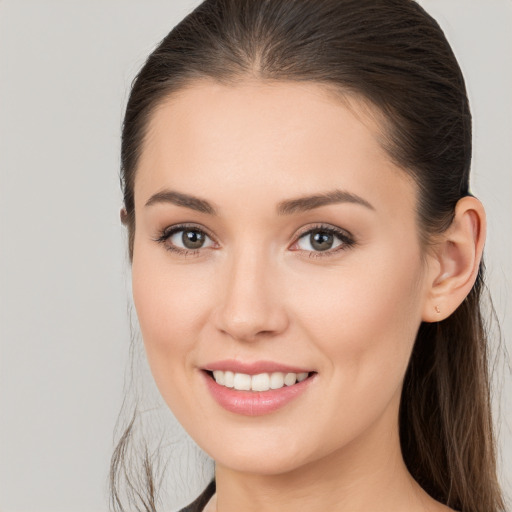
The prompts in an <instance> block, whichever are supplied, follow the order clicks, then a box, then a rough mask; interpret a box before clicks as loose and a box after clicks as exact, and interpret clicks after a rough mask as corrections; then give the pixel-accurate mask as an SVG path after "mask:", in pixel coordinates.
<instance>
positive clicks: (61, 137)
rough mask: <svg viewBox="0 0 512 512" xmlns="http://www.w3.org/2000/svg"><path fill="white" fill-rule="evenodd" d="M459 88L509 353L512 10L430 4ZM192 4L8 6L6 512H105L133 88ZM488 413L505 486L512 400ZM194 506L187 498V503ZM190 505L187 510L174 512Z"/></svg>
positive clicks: (122, 349)
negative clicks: (123, 154)
mask: <svg viewBox="0 0 512 512" xmlns="http://www.w3.org/2000/svg"><path fill="white" fill-rule="evenodd" d="M421 3H422V4H423V5H424V6H425V8H426V9H427V10H428V11H429V12H430V13H431V14H433V15H434V17H435V18H436V19H437V20H438V21H439V23H440V24H441V26H442V27H443V28H444V30H445V31H446V34H447V37H448V39H449V41H450V42H451V44H452V45H453V48H454V51H455V53H456V55H457V57H458V59H459V61H460V64H461V66H462V69H463V71H464V73H465V77H466V81H467V86H468V90H469V95H470V100H471V104H472V110H473V116H474V145H475V150H474V159H473V178H472V191H473V193H475V194H476V195H477V196H478V197H480V199H481V200H482V201H483V203H484V205H485V206H486V208H487V213H488V218H489V233H488V242H487V246H486V258H487V266H488V269H489V279H490V280H489V282H490V288H491V291H492V293H493V296H494V300H495V306H496V310H497V313H498V317H499V319H500V321H501V324H502V330H503V337H504V339H505V342H506V343H507V344H508V347H509V351H510V350H512V346H511V344H510V343H511V341H510V340H511V337H512V314H511V312H512V306H511V300H512V295H511V292H512V285H511V282H512V200H511V196H512V194H511V193H512V170H511V164H512V155H511V147H512V99H511V97H512V95H511V91H512V60H511V55H512V2H511V1H510V0H428V1H427V0H424V1H422V2H421ZM197 4H198V2H197V1H192V0H166V1H162V0H137V1H135V0H61V1H50V0H34V1H29V0H0V244H1V245H0V297H1V299H0V300H1V303H0V511H2V512H104V511H106V510H107V507H108V505H107V474H108V465H109V459H110V455H111V452H112V447H113V445H112V442H113V430H114V425H115V421H116V418H117V414H118V412H119V408H120V406H121V401H122V397H123V379H124V373H125V367H126V364H127V360H128V346H129V339H130V333H129V320H128V314H127V305H128V304H129V286H128V284H127V283H128V281H129V266H128V264H127V257H126V249H125V243H126V239H125V235H124V232H123V229H122V227H121V226H120V223H119V208H120V206H121V194H120V190H119V181H118V169H119V156H118V155H119V136H120V125H121V121H122V115H123V108H124V105H125V102H126V99H127V95H128V91H129V85H130V82H131V80H132V78H133V77H134V75H135V73H136V72H137V70H138V69H139V67H140V65H141V64H142V62H143V60H144V58H145V57H146V56H147V55H148V53H149V52H150V51H151V50H152V48H154V45H155V44H156V43H157V42H158V41H159V40H160V39H161V38H162V37H163V36H164V35H165V34H166V33H167V32H168V31H169V30H170V29H171V28H172V27H173V26H174V25H175V24H176V23H177V22H178V21H179V20H180V19H181V18H182V17H183V16H184V15H185V14H186V13H187V12H189V11H190V10H191V9H192V7H194V6H195V5H197ZM505 363H507V364H508V363H509V361H503V360H502V362H501V365H499V367H498V368H499V376H500V377H501V382H502V387H503V388H504V392H503V394H502V396H501V400H500V399H496V400H495V409H496V410H497V411H498V410H501V415H500V416H497V424H498V427H499V429H500V432H501V434H500V450H501V456H500V457H501V458H500V468H501V470H500V471H501V479H502V483H503V486H504V488H505V489H506V491H507V493H508V495H511V494H512V493H511V489H512V487H511V481H512V434H511V425H512V404H511V401H512V400H511V399H512V392H511V389H510V388H511V380H510V376H509V374H507V372H506V371H505V370H504V365H505ZM196 491H197V489H196V488H193V486H192V488H191V489H190V491H189V492H190V496H189V497H190V498H192V495H193V494H194V493H195V492H196ZM187 499H188V497H186V496H185V497H182V498H181V500H182V501H180V503H176V506H178V505H179V504H182V502H183V501H186V500H187Z"/></svg>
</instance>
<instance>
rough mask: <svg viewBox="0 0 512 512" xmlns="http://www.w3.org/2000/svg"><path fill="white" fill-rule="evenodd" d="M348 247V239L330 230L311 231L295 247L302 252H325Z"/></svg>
mask: <svg viewBox="0 0 512 512" xmlns="http://www.w3.org/2000/svg"><path fill="white" fill-rule="evenodd" d="M344 244H345V245H350V241H349V240H348V237H347V236H345V235H343V234H341V233H337V232H336V231H334V230H331V229H325V228H318V229H312V230H310V231H308V232H307V233H305V234H304V235H302V236H301V237H300V238H299V239H298V240H297V243H296V245H297V247H298V249H300V250H302V251H313V252H325V251H329V250H332V249H336V248H338V247H340V246H341V245H344Z"/></svg>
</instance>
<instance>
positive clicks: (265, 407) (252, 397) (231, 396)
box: [202, 371, 316, 416]
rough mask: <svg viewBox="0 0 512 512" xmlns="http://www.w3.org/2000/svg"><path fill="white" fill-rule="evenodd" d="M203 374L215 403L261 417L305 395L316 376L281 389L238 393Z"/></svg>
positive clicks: (247, 414)
mask: <svg viewBox="0 0 512 512" xmlns="http://www.w3.org/2000/svg"><path fill="white" fill-rule="evenodd" d="M202 373H203V376H204V378H205V380H206V386H207V387H208V390H209V391H210V393H211V394H212V396H213V398H214V399H215V401H216V402H217V403H218V404H219V405H220V406H221V407H223V408H224V409H226V410H227V411H230V412H234V413H236V414H242V415H244V416H261V415H263V414H269V413H271V412H274V411H277V410H278V409H280V408H281V407H284V406H285V405H286V404H288V403H290V402H291V401H292V400H294V399H295V398H297V397H298V396H299V395H301V394H302V393H304V392H305V391H306V389H307V388H308V387H309V386H310V384H311V383H312V381H313V380H314V379H315V376H316V374H313V375H310V376H309V377H308V378H307V379H305V380H303V381H302V382H297V383H296V384H294V385H293V386H284V387H282V388H280V389H269V390H268V391H237V390H235V389H232V388H227V387H226V386H221V385H220V384H217V383H216V382H215V380H214V379H213V378H212V377H211V375H210V374H209V373H207V372H205V371H202Z"/></svg>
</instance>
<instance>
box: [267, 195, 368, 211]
mask: <svg viewBox="0 0 512 512" xmlns="http://www.w3.org/2000/svg"><path fill="white" fill-rule="evenodd" d="M336 203H353V204H360V205H361V206H364V207H366V208H368V209H370V210H375V208H374V207H373V206H372V205H371V204H370V203H369V202H368V201H366V200H365V199H363V198H362V197H359V196H358V195H356V194H352V193H351V192H347V191H345V190H333V191H331V192H325V193H323V194H315V195H312V196H304V197H299V198H297V199H290V200H287V201H282V202H280V203H279V205H278V206H277V213H278V214H279V215H290V214H292V213H298V212H306V211H309V210H313V209H315V208H320V207H321V206H326V205H329V204H336Z"/></svg>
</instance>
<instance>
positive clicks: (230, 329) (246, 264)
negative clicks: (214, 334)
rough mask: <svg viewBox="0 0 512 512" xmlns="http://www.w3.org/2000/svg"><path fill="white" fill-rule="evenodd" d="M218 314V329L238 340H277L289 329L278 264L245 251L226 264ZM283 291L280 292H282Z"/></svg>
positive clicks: (217, 309)
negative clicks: (277, 337)
mask: <svg viewBox="0 0 512 512" xmlns="http://www.w3.org/2000/svg"><path fill="white" fill-rule="evenodd" d="M225 270H226V271H225V273H223V275H224V276H227V278H226V279H222V284H221V289H222V292H221V293H220V296H219V302H218V305H217V308H216V312H215V323H216V327H217V329H218V330H220V331H221V332H223V333H224V334H227V335H228V336H230V337H232V338H233V339H236V340H238V341H256V340H259V339H262V338H269V337H275V336H277V335H278V334H281V333H282V332H284V331H285V330H286V328H287V327H288V323H289V319H288V315H287V312H286V308H285V305H284V301H283V296H284V294H283V290H282V288H281V287H280V283H281V280H280V279H279V272H278V270H277V268H276V264H275V262H272V261H269V258H268V257H267V258H265V255H262V254H261V253H259V254H258V253H255V252H251V251H246V252H245V253H244V254H240V253H239V254H237V255H233V257H232V258H231V259H230V260H229V262H228V261H227V262H226V269H225ZM280 288H281V289H280Z"/></svg>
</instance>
